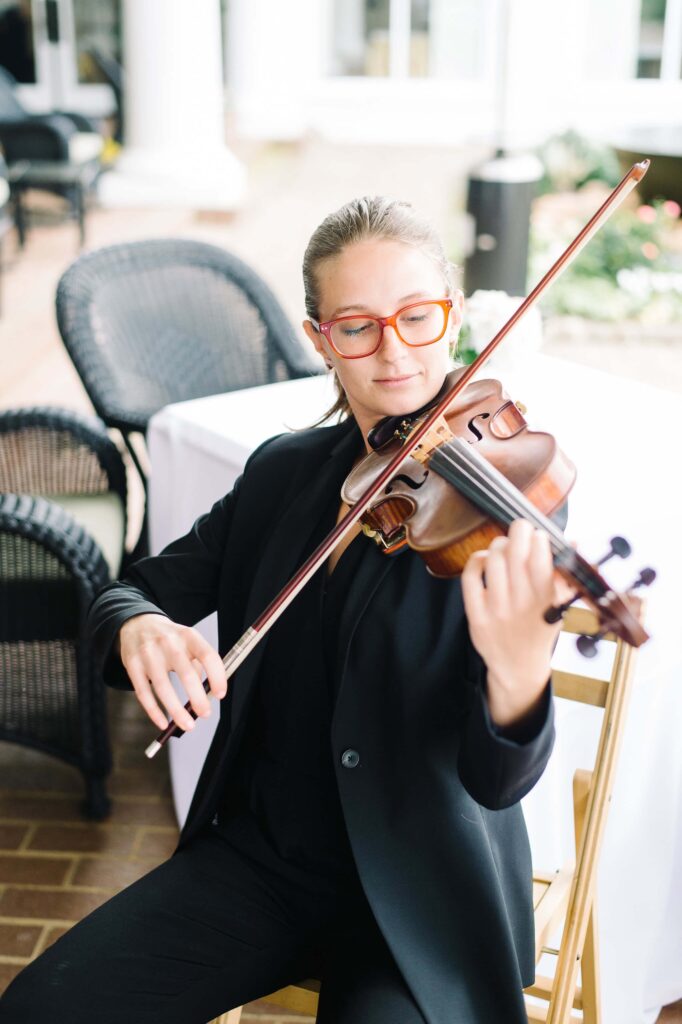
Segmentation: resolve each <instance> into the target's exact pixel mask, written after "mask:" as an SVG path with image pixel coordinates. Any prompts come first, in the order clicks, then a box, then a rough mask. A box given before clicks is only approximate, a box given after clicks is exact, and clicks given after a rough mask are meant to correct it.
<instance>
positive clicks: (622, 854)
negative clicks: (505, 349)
mask: <svg viewBox="0 0 682 1024" xmlns="http://www.w3.org/2000/svg"><path fill="white" fill-rule="evenodd" d="M499 373H500V376H501V377H502V378H503V379H504V381H505V385H506V386H507V389H508V391H509V393H510V394H511V395H512V397H513V398H514V399H518V400H520V401H522V402H523V403H524V404H525V405H526V406H527V408H528V412H527V419H528V420H529V423H530V425H531V426H536V427H538V429H547V430H551V431H552V432H553V433H555V434H556V436H557V438H558V440H559V443H560V445H561V447H562V448H563V449H564V451H566V453H567V454H568V455H569V456H570V457H571V458H572V459H573V460H574V461H575V462H576V464H577V466H578V470H579V474H578V482H577V483H576V485H575V487H574V489H573V492H572V494H571V498H570V515H569V523H568V527H567V536H568V537H569V538H572V539H575V540H577V541H578V542H579V545H580V550H581V552H582V553H583V554H585V555H586V556H587V557H588V558H591V559H596V558H597V557H599V556H600V555H601V554H603V553H604V551H605V550H606V549H607V547H608V538H609V537H610V536H612V535H613V534H616V533H618V534H623V535H624V536H626V537H627V538H628V540H629V541H630V543H631V544H632V548H633V557H632V558H630V559H629V560H628V561H627V563H626V562H620V563H619V564H615V565H614V564H613V562H611V563H609V573H608V575H609V579H611V580H613V582H614V584H615V585H616V586H618V587H620V588H624V587H625V586H626V585H627V584H628V583H629V582H631V581H632V580H633V579H634V578H635V577H636V576H637V574H638V571H639V569H640V568H641V567H642V566H644V565H648V564H651V565H653V566H654V567H655V568H656V569H657V572H658V579H657V580H656V583H655V584H654V586H653V587H652V588H650V591H649V592H648V594H647V598H648V613H647V625H648V627H649V629H650V631H651V633H652V635H653V639H652V640H651V641H650V642H649V643H648V644H647V645H646V646H645V647H643V648H642V649H641V650H640V651H639V654H638V662H637V672H636V677H635V683H634V686H633V695H632V701H631V706H630V712H629V715H628V722H627V726H626V730H625V735H624V737H623V746H622V751H621V757H620V761H619V770H618V773H617V780H616V785H615V788H614V793H613V801H612V808H611V813H610V817H609V821H608V826H607V830H606V835H605V840H604V846H603V850H602V858H601V865H600V872H599V935H600V953H601V975H602V994H603V1005H604V1024H650V1022H653V1021H654V1020H655V1019H656V1016H657V1014H658V1011H659V1009H660V1006H661V1005H662V1004H665V1003H669V1002H673V1001H674V1000H676V999H678V998H680V997H682V877H681V876H682V743H680V742H679V739H678V732H679V724H680V723H681V722H682V686H681V685H680V680H681V679H682V653H681V652H680V644H679V641H678V637H677V632H678V630H679V626H678V623H677V613H676V609H677V581H678V579H679V578H680V573H679V571H678V570H679V568H680V558H679V556H678V555H677V554H676V553H675V538H676V531H675V529H674V527H675V526H676V525H677V522H676V518H677V517H676V513H675V511H674V510H675V509H676V508H678V507H679V505H678V501H677V500H676V499H679V498H680V497H681V495H680V483H679V477H675V476H674V475H673V474H671V472H670V469H669V466H668V465H667V463H666V456H665V452H666V451H668V452H669V451H673V452H675V451H677V450H678V449H679V445H680V441H681V440H682V438H681V437H680V426H679V422H678V421H679V416H678V415H677V410H678V408H679V405H680V399H679V397H678V396H677V395H673V394H669V393H667V392H665V391H661V390H659V389H656V388H652V387H650V386H645V385H642V384H640V383H639V382H637V381H632V380H625V379H622V378H617V377H614V376H612V375H609V374H606V373H604V372H602V371H598V370H591V369H588V368H585V367H581V366H578V365H577V364H573V363H569V362H567V361H563V360H558V359H554V358H551V357H549V356H544V355H536V356H534V357H532V359H531V360H529V362H528V363H527V364H526V366H525V368H524V370H523V372H521V371H519V370H518V369H514V370H511V369H508V368H506V367H505V369H504V372H502V371H499ZM482 375H490V376H495V368H494V366H493V365H491V366H490V367H489V369H488V371H486V373H484V374H482ZM332 399H333V392H332V388H331V386H330V382H329V380H328V379H326V378H322V377H320V378H311V379H309V380H298V381H287V382H284V383H281V384H275V385H268V386H266V387H261V388H254V389H250V390H248V391H239V392H232V393H230V394H227V395H216V396H212V397H209V398H204V399H199V400H196V401H191V402H184V403H179V404H177V405H174V406H168V407H167V408H165V409H163V410H162V411H161V412H160V413H158V414H157V415H156V416H154V417H153V419H152V421H151V424H150V429H149V449H150V457H151V463H152V475H151V489H150V499H149V500H150V529H151V546H152V551H158V550H160V548H161V547H162V546H163V545H164V544H166V543H167V542H168V541H170V540H171V539H173V538H174V537H176V536H178V535H180V534H181V533H183V532H185V531H186V530H187V529H188V528H189V527H190V526H191V524H192V522H193V521H194V519H195V518H196V516H197V515H199V514H200V513H201V512H203V511H205V510H206V509H208V508H209V507H210V505H211V504H212V502H213V501H214V500H215V499H217V498H218V497H220V496H221V495H222V494H223V493H224V492H225V491H226V490H228V489H229V488H230V486H231V485H232V483H233V482H234V480H235V478H236V477H237V475H238V474H239V472H240V470H241V468H242V466H243V464H244V461H245V460H246V458H247V457H248V454H249V453H250V452H251V451H252V450H253V448H254V447H255V446H256V445H257V444H259V443H260V442H261V441H262V440H264V439H265V438H266V437H269V436H271V435H272V434H274V433H278V432H281V431H282V430H283V429H286V428H287V427H291V428H295V427H301V426H304V425H308V424H310V423H312V422H313V421H314V420H315V419H316V418H317V416H318V415H319V414H320V413H321V412H322V411H323V410H324V409H326V408H327V407H328V406H329V405H330V404H331V402H332ZM661 438H665V439H666V441H665V443H664V444H661V441H660V439H661ZM201 629H202V631H203V632H204V634H205V635H206V636H207V637H208V638H209V639H210V640H211V641H212V642H213V643H215V642H216V632H215V626H214V625H213V624H211V622H210V620H206V622H205V623H203V624H202V625H201ZM561 641H562V642H561V643H560V645H559V647H558V648H557V663H561V664H562V667H563V666H568V667H570V660H571V658H575V657H577V655H575V654H574V650H573V647H572V645H570V644H569V643H568V638H567V637H562V638H561ZM564 641H566V642H564ZM223 653H224V652H223ZM557 703H558V705H563V702H557ZM597 715H598V712H595V710H594V709H591V708H579V707H574V706H572V705H570V706H568V707H564V706H558V708H557V719H558V721H557V731H558V739H557V744H556V749H555V752H554V754H553V755H552V759H551V761H550V764H549V766H548V769H547V771H546V772H545V775H544V776H543V778H542V779H541V781H540V783H539V784H538V786H537V787H536V788H535V789H534V790H533V792H532V793H531V794H529V796H528V797H527V798H526V800H524V802H523V806H524V813H525V815H526V820H527V823H528V829H529V835H530V839H531V846H532V849H533V859H534V862H535V863H536V864H539V865H542V866H543V867H548V868H551V867H554V866H557V867H558V866H559V864H561V863H562V862H563V861H564V860H565V859H566V857H567V856H570V854H571V851H572V822H571V811H570V807H571V797H570V779H571V778H572V774H573V771H574V769H575V768H576V767H578V766H583V767H584V766H587V767H590V766H591V764H592V762H593V758H594V743H595V736H596V731H597V729H598V722H597V721H596V719H597ZM211 721H212V724H213V725H215V723H216V721H217V715H213V716H212V720H211V719H209V720H208V722H202V723H201V726H200V728H198V729H197V730H195V732H194V733H193V734H190V735H189V736H186V737H184V738H183V739H182V741H181V742H180V743H178V742H176V741H172V742H171V745H170V757H171V776H172V783H173V792H174V799H175V805H176V811H177V814H178V819H179V821H180V822H182V821H183V820H184V818H185V816H186V813H187V810H188V807H189V802H190V800H191V795H192V791H193V789H194V785H195V783H196V779H197V777H198V773H199V770H200V767H201V764H202V762H203V758H204V756H205V752H206V750H207V748H208V744H209V742H210V733H211V728H210V726H209V723H210V722H211ZM548 807H551V808H552V810H551V812H550V813H549V814H548Z"/></svg>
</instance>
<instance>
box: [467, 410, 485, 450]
mask: <svg viewBox="0 0 682 1024" xmlns="http://www.w3.org/2000/svg"><path fill="white" fill-rule="evenodd" d="M489 418H490V413H489V412H481V413H478V414H477V415H476V416H474V417H473V418H472V419H470V420H469V422H468V423H467V427H468V429H469V431H470V432H471V433H472V434H473V435H474V437H475V439H476V441H482V440H483V434H482V433H481V431H480V430H479V429H478V427H477V426H476V420H487V419H489ZM467 441H468V442H469V444H475V443H476V442H475V441H473V440H472V439H471V438H470V437H467Z"/></svg>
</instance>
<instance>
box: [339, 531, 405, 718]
mask: <svg viewBox="0 0 682 1024" xmlns="http://www.w3.org/2000/svg"><path fill="white" fill-rule="evenodd" d="M361 542H362V543H364V542H365V539H364V538H362V539H361V540H360V539H359V540H358V541H357V543H361ZM366 543H367V554H366V557H364V558H363V559H362V561H361V562H360V568H359V570H358V572H357V574H356V576H355V578H354V580H353V589H352V590H351V591H350V592H349V594H348V598H347V600H346V603H345V605H344V608H343V612H342V614H341V621H340V623H339V639H338V646H337V649H336V658H335V664H334V675H335V678H336V679H337V680H338V686H337V688H336V693H337V700H336V707H339V704H340V695H341V689H342V687H343V683H344V676H345V673H346V665H347V663H348V653H349V648H350V644H351V641H352V639H353V635H354V633H355V630H356V628H357V626H358V623H359V622H360V620H361V618H362V617H363V615H364V614H365V611H366V609H367V605H368V604H369V602H370V601H371V599H372V597H373V596H374V594H375V593H376V591H377V589H378V588H379V586H380V585H381V584H382V583H383V581H384V580H385V579H386V577H387V576H388V574H389V572H390V571H391V570H392V569H393V567H394V565H395V564H396V562H397V561H398V559H399V558H401V557H402V555H401V554H397V555H384V554H383V553H382V552H381V551H380V550H379V548H378V547H377V546H376V545H375V544H374V543H373V542H371V541H369V540H367V541H366Z"/></svg>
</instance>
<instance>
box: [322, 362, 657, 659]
mask: <svg viewBox="0 0 682 1024" xmlns="http://www.w3.org/2000/svg"><path fill="white" fill-rule="evenodd" d="M462 373H463V371H462V369H459V370H455V371H453V373H451V374H449V375H448V378H447V380H446V389H447V393H450V392H451V391H452V387H453V385H454V384H455V382H456V380H457V378H458V377H461V376H462ZM415 420H416V422H417V423H418V422H419V417H418V416H417V417H416V418H415V417H405V418H402V419H401V418H400V417H387V418H386V419H385V420H382V421H381V422H380V423H379V424H378V425H377V426H376V427H375V428H374V429H373V431H372V432H370V436H369V438H368V440H369V443H370V446H371V447H373V448H375V450H374V451H372V452H370V453H369V454H368V455H367V456H365V458H364V459H363V460H362V461H361V462H359V463H358V465H357V466H356V467H355V468H354V469H353V470H352V472H351V473H350V474H349V476H348V477H347V478H346V480H345V482H344V484H343V487H342V490H341V497H342V499H343V501H345V502H346V504H347V505H348V506H349V507H350V508H353V507H354V506H355V505H356V504H357V503H358V501H360V500H361V498H362V495H363V494H364V493H365V492H366V491H367V489H368V488H369V486H370V485H371V484H372V482H373V480H374V479H376V477H377V475H379V474H380V473H381V471H382V470H383V469H384V468H385V466H386V465H387V464H390V463H391V461H392V460H393V459H394V458H395V455H396V452H397V451H399V450H400V449H401V448H403V447H409V448H411V456H410V459H409V460H408V462H407V463H404V464H403V466H402V467H401V471H400V473H397V474H396V475H395V476H393V477H391V479H390V480H389V482H388V483H387V484H386V485H385V487H384V488H383V490H382V491H381V493H380V494H379V495H378V496H377V497H375V498H374V499H373V501H372V504H371V505H370V506H369V507H368V509H367V510H366V511H365V512H364V513H363V515H362V517H361V522H362V525H363V531H364V532H365V533H366V534H367V535H368V536H370V537H372V538H373V539H374V540H375V541H376V542H377V543H378V544H379V545H380V546H381V547H382V548H383V550H384V551H385V552H386V553H387V554H395V553H397V552H398V551H400V550H401V548H404V547H405V546H409V547H410V548H412V549H413V550H414V551H416V552H418V554H419V555H420V556H421V557H422V558H423V560H424V562H425V564H426V568H427V570H428V571H429V572H430V573H431V574H432V575H433V576H437V577H446V578H447V577H452V576H457V575H459V574H460V573H461V572H462V571H463V569H464V566H465V564H466V562H467V560H468V558H469V556H470V555H471V554H472V553H473V552H474V551H480V550H485V549H487V548H488V547H489V546H490V543H491V541H492V540H493V538H494V537H496V536H500V535H504V534H506V532H507V529H508V528H509V526H510V525H511V523H512V522H513V521H514V520H515V519H519V518H523V519H527V520H528V521H529V522H530V523H531V524H532V525H533V526H534V527H535V528H536V529H541V530H543V531H544V532H545V533H546V534H547V535H548V537H549V542H550V547H551V550H552V557H553V561H554V565H555V567H556V568H557V570H558V571H559V572H560V574H561V575H562V576H564V578H565V579H566V580H567V581H568V582H570V583H572V585H573V586H574V587H575V593H574V595H573V597H572V598H571V600H570V601H568V602H566V603H565V604H563V605H561V606H558V607H556V608H549V609H547V611H546V612H545V616H544V617H545V621H547V622H556V621H558V619H559V618H560V617H561V616H562V615H563V613H564V612H565V611H566V610H567V609H568V608H569V607H570V605H571V604H573V602H574V601H576V600H577V599H578V598H582V599H583V600H585V601H586V602H587V603H588V604H589V605H591V606H592V607H593V609H594V611H595V612H596V613H597V615H598V617H599V620H600V623H601V630H600V632H599V634H597V635H595V636H581V637H580V638H579V640H578V649H579V650H580V651H581V653H582V654H584V655H585V656H587V657H590V656H593V655H594V654H596V649H597V647H596V645H597V641H598V639H600V638H601V637H602V636H604V635H606V633H607V632H611V633H615V634H616V635H617V636H619V637H621V638H622V639H623V640H625V641H626V642H627V643H628V644H630V645H632V646H633V647H639V646H640V645H641V644H642V643H644V642H645V640H647V639H648V634H647V633H646V631H645V630H644V628H643V627H642V625H641V622H640V621H639V618H638V611H639V609H638V604H637V602H632V601H631V600H629V597H628V595H627V594H625V595H622V594H618V593H617V592H616V591H615V590H614V589H613V588H612V587H611V586H610V585H609V584H608V582H607V581H606V580H605V579H604V577H603V576H602V575H601V573H600V572H599V571H598V569H597V568H596V567H595V566H593V565H591V564H590V563H589V562H588V561H587V560H586V559H584V558H583V557H582V556H581V555H580V554H579V553H578V552H577V551H576V549H575V548H574V547H573V546H572V545H571V544H569V543H568V542H567V541H566V539H565V538H564V535H563V533H562V531H561V530H560V529H559V527H558V526H557V525H556V524H555V523H554V522H553V521H552V519H551V518H550V516H551V514H552V513H553V512H555V511H557V509H559V508H561V506H562V505H563V504H564V502H565V500H566V497H567V495H568V493H569V492H570V490H571V488H572V487H573V484H574V483H575V479H576V469H575V466H574V465H573V463H572V462H571V461H570V460H569V459H568V458H567V457H566V455H564V453H563V452H562V451H561V449H560V448H559V446H558V445H557V442H556V439H555V438H554V437H553V436H552V435H551V434H549V433H545V432H542V431H531V430H529V428H528V424H527V423H526V420H525V419H524V416H523V412H522V410H521V409H520V408H519V406H518V405H517V404H516V403H514V402H512V400H511V399H510V398H509V396H508V395H507V394H506V392H505V391H504V389H503V387H502V385H501V383H500V382H499V381H498V380H492V379H491V380H477V381H474V382H473V383H471V384H469V385H468V386H467V387H466V388H465V389H464V390H463V391H461V392H460V393H459V394H458V396H457V398H456V399H454V401H452V402H451V403H450V405H449V406H448V407H447V409H446V412H445V414H443V415H441V416H440V417H438V419H436V421H435V423H434V424H433V426H432V427H430V429H429V430H428V431H427V432H426V434H425V435H424V437H423V439H422V440H421V441H420V442H419V443H418V444H417V445H415V446H412V444H411V442H410V434H411V432H414V430H415ZM389 433H390V436H388V438H387V434H389ZM614 554H615V555H619V556H620V557H621V558H625V557H627V556H628V555H629V554H630V546H629V544H628V543H627V541H626V540H625V539H624V538H622V537H616V538H613V539H612V541H611V550H610V552H609V553H608V554H607V555H606V556H605V558H604V559H602V560H601V561H600V563H598V564H602V563H603V562H604V561H606V560H607V559H608V558H610V557H612V556H613V555H614ZM655 575H656V574H655V572H654V570H653V569H643V570H642V572H641V573H640V577H639V579H638V580H636V581H635V583H634V584H633V586H632V588H631V589H632V590H634V589H636V588H637V587H639V586H649V585H650V584H651V583H652V582H653V580H654V579H655Z"/></svg>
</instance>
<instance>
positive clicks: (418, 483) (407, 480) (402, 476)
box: [384, 469, 429, 494]
mask: <svg viewBox="0 0 682 1024" xmlns="http://www.w3.org/2000/svg"><path fill="white" fill-rule="evenodd" d="M428 475H429V471H428V469H425V470H424V476H423V477H422V478H421V480H413V479H412V477H411V476H407V474H406V473H398V474H397V476H394V477H393V479H392V480H391V481H390V482H389V483H387V484H386V488H385V490H384V494H392V493H393V485H394V484H395V483H397V482H398V480H400V481H401V482H402V483H404V484H407V486H408V487H410V488H411V489H412V490H413V491H418V490H419V488H420V487H423V486H424V484H425V483H426V478H427V476H428Z"/></svg>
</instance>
